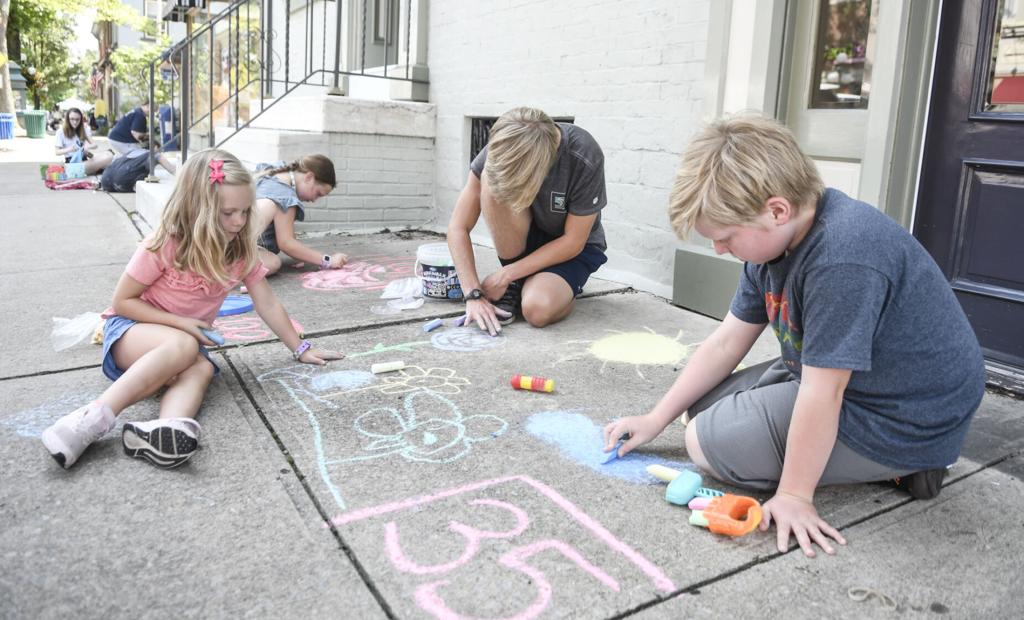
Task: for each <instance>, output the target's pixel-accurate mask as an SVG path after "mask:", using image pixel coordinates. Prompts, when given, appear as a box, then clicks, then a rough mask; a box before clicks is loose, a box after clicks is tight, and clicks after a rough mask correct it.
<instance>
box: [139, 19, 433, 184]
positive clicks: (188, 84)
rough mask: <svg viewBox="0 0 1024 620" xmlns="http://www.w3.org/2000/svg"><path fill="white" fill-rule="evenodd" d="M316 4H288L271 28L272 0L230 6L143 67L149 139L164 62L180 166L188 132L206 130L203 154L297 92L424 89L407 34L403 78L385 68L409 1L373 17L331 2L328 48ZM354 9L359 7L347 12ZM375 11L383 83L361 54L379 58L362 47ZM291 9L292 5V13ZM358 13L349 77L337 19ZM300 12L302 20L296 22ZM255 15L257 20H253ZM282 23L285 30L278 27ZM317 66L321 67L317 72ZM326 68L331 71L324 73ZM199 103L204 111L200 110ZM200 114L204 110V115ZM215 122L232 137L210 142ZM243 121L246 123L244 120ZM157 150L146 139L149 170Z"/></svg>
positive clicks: (395, 53) (396, 53) (394, 54)
mask: <svg viewBox="0 0 1024 620" xmlns="http://www.w3.org/2000/svg"><path fill="white" fill-rule="evenodd" d="M315 1H316V0H286V3H285V7H286V10H285V12H284V13H285V14H284V16H283V17H278V24H275V22H274V19H275V15H274V12H273V1H272V0H236V1H235V2H233V3H232V4H231V5H230V6H228V7H227V8H226V9H225V10H224V11H222V12H221V13H219V14H217V15H216V16H214V17H213V18H211V20H210V21H209V22H207V23H206V24H203V26H201V27H200V28H199V29H197V30H196V31H195V32H193V33H192V34H191V35H190V36H189V37H187V38H185V39H183V40H181V41H179V42H177V43H175V44H174V45H172V46H171V47H170V48H169V49H168V50H167V51H166V52H165V53H164V54H162V55H161V57H160V58H159V59H157V60H154V61H153V62H152V63H151V64H150V67H149V79H150V84H149V86H150V88H149V92H150V101H151V102H153V104H154V105H151V106H150V119H149V120H150V124H149V127H150V131H151V132H153V131H154V130H155V128H156V126H157V123H156V118H155V115H156V113H157V107H158V106H157V105H156V103H157V102H156V90H157V89H156V80H157V77H158V74H159V67H160V65H161V64H163V63H164V62H169V63H170V65H171V67H172V71H171V76H170V80H169V81H170V84H169V89H170V93H169V95H170V99H171V101H170V105H171V110H170V116H171V132H170V135H171V138H172V139H176V140H177V142H178V144H179V146H180V148H181V155H182V157H181V159H182V161H185V160H186V159H187V158H188V150H189V134H190V133H191V132H192V130H194V129H196V128H197V127H198V128H202V127H203V126H204V125H205V132H206V134H207V135H206V140H205V141H206V143H207V145H208V146H209V147H216V146H219V145H220V144H223V143H224V142H225V141H227V140H229V139H230V138H231V137H232V136H234V135H235V134H237V133H238V132H239V131H241V130H242V129H245V128H246V127H249V126H250V125H251V124H252V122H253V121H255V120H256V119H257V118H259V117H260V116H261V115H263V114H265V113H266V112H267V111H268V110H269V109H271V108H272V107H273V106H274V105H275V104H276V103H277V102H278V101H280V100H281V99H283V98H284V97H286V96H287V95H288V94H290V93H291V92H293V91H294V90H295V89H296V88H298V87H300V86H308V85H313V86H322V87H329V88H330V90H329V91H328V92H329V93H330V94H340V89H339V88H338V83H339V79H340V76H342V75H345V76H363V77H374V78H382V79H387V80H392V81H400V82H410V83H415V84H426V83H427V81H426V80H423V79H419V78H416V77H411V76H410V73H412V72H411V70H410V66H409V65H410V64H411V62H412V54H411V50H410V33H409V32H406V33H405V37H404V38H405V46H404V59H405V62H404V65H405V67H404V68H405V71H404V77H403V76H402V74H401V72H400V69H401V68H402V64H398V63H389V62H388V61H389V59H392V58H394V59H399V58H402V57H403V54H402V50H401V49H400V48H399V38H400V37H399V32H395V31H394V30H395V29H394V27H393V25H394V23H398V24H401V19H402V18H403V17H404V18H405V27H406V29H407V30H408V29H409V28H411V15H412V2H413V0H383V3H380V4H378V3H374V4H373V7H374V8H373V9H370V8H369V7H368V2H367V0H334V2H333V3H331V4H334V6H335V7H336V14H335V18H336V19H335V20H333V21H334V22H335V29H334V30H335V31H334V35H335V40H334V41H328V40H327V33H328V26H327V24H328V20H327V5H328V4H329V2H328V1H327V0H319V2H320V3H321V4H322V15H321V16H320V21H321V23H319V24H318V23H316V22H317V19H316V18H317V15H316V13H320V11H319V8H318V7H314V2H315ZM352 2H360V3H361V4H360V5H351V3H352ZM299 3H304V5H305V6H301V4H299ZM381 4H383V5H384V7H383V9H384V10H382V12H383V13H385V14H384V15H382V16H381V17H382V18H384V19H385V20H386V22H385V25H384V30H385V32H384V37H383V60H382V65H383V75H377V74H375V73H373V72H367V67H366V61H367V59H366V51H367V49H368V46H371V45H376V46H377V47H378V52H379V47H380V45H379V44H377V39H376V38H375V40H373V41H371V42H370V43H369V44H368V42H367V38H366V34H367V33H366V20H367V17H368V15H369V14H370V13H369V12H370V10H377V9H376V7H379V6H381ZM293 5H295V6H294V9H293ZM360 6H361V13H362V24H361V26H362V28H361V36H360V35H359V34H356V36H357V37H359V38H360V41H359V46H358V51H357V55H358V62H357V61H356V59H355V58H349V61H348V63H347V64H348V66H349V67H352V70H349V69H348V67H344V68H343V66H342V63H341V51H342V49H343V47H342V43H343V41H345V40H346V33H345V31H344V30H343V28H342V22H343V19H342V11H343V10H345V8H346V7H348V8H351V9H357V8H358V7H360ZM393 10H397V11H398V14H397V16H393V15H392V11H393ZM303 11H304V14H302V15H300V13H301V12H303ZM253 13H255V17H254V16H253ZM403 13H404V15H403ZM243 14H244V17H243ZM293 14H294V15H296V16H297V17H296V19H295V20H294V21H295V23H294V24H293V23H292V21H293V20H292V19H289V17H290V16H291V15H293ZM282 19H283V21H284V24H283V25H280V21H281V20H282ZM299 20H301V27H299ZM243 21H244V26H243V23H242V22H243ZM377 21H378V22H379V21H380V20H377ZM276 25H280V28H278V27H275V26H276ZM317 28H320V29H322V30H321V32H322V40H321V41H316V38H317V37H316V35H317V34H320V33H318V32H316V30H317ZM399 28H400V26H399ZM281 29H283V32H284V40H283V41H280V40H279V39H278V36H277V32H278V31H279V30H281ZM225 30H226V33H225ZM372 34H373V36H374V37H376V35H377V34H378V31H377V28H376V27H375V28H374V32H373V33H372ZM293 38H295V39H300V40H299V41H298V42H297V43H296V42H293ZM317 44H319V45H321V46H322V47H323V49H322V50H320V51H321V53H320V54H317V53H316V52H317V51H318V50H316V49H315V47H316V45H317ZM294 45H298V46H301V49H295V50H294V56H295V62H294V64H293V62H290V61H289V60H290V59H291V58H292V54H293V46H294ZM328 45H330V46H331V47H332V48H334V49H333V51H334V54H335V56H334V58H331V59H330V63H329V62H328V50H327V48H328ZM204 46H207V47H208V49H206V50H205V52H206V54H207V58H202V54H203V52H204V50H203V48H204ZM215 50H216V51H217V55H218V58H219V59H220V60H219V62H218V63H217V64H216V65H215V63H214V55H215V54H214V51H215ZM281 51H283V52H284V56H283V58H282V56H281V54H280V53H279V52H281ZM318 57H319V58H318ZM199 60H205V61H207V62H204V63H201V64H203V65H205V66H199V63H198V62H197V61H199ZM318 60H319V64H320V66H316V65H317V61H318ZM225 61H226V62H225ZM278 61H279V62H281V63H282V64H283V67H282V66H280V65H277V64H276V62H278ZM328 64H331V65H333V66H328ZM389 65H390V68H392V69H399V71H395V70H392V71H391V72H389V71H388V69H389ZM179 68H180V71H179ZM218 69H219V71H218ZM296 69H299V70H301V75H303V77H301V78H300V79H297V80H296V79H294V77H293V71H294V70H296ZM242 70H244V71H245V73H246V76H245V78H243V77H242ZM218 73H219V74H220V75H219V77H218ZM281 74H283V79H281V77H282V76H281ZM218 80H219V82H220V86H222V87H223V86H226V87H227V95H226V96H225V97H224V98H223V99H219V96H218V100H217V101H215V82H217V81H218ZM203 84H205V85H206V88H205V90H206V91H207V92H205V93H204V92H202V91H203V87H202V85H203ZM176 87H177V88H176ZM257 92H258V93H259V105H260V109H259V111H258V112H256V113H252V112H251V110H249V109H246V110H244V111H243V109H242V103H243V102H242V99H243V94H251V95H252V101H253V103H255V94H256V93H257ZM197 94H198V95H200V96H203V95H205V97H203V99H204V100H203V101H202V102H200V101H199V99H198V97H197V96H196V95H197ZM176 95H177V97H176ZM268 95H269V98H270V99H271V100H270V101H269V103H268V102H267V99H268ZM178 100H180V103H179V101H178ZM203 103H205V104H206V105H202V104H203ZM226 106H227V107H226ZM204 107H205V108H206V109H205V110H203V109H202V108H204ZM176 113H180V122H177V123H176V122H175V121H176V116H177V114H176ZM217 116H221V117H222V118H223V117H227V118H230V119H232V120H231V121H229V124H227V125H226V126H227V127H228V128H230V129H231V131H230V132H229V133H227V135H225V136H224V137H223V138H221V139H220V140H218V139H217V138H216V135H215V134H216V129H218V127H217V126H216V125H215V123H216V122H217ZM243 117H245V118H244V120H243ZM158 135H159V134H158ZM151 137H152V134H151ZM156 143H157V141H156V140H152V139H151V141H150V169H152V167H153V165H154V163H155V158H156Z"/></svg>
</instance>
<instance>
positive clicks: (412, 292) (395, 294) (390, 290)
mask: <svg viewBox="0 0 1024 620" xmlns="http://www.w3.org/2000/svg"><path fill="white" fill-rule="evenodd" d="M413 297H423V282H422V281H421V280H420V278H419V277H417V276H413V277H411V278H399V279H397V280H392V281H390V282H388V285H387V286H386V287H384V292H383V293H381V294H380V298H381V299H411V298H413Z"/></svg>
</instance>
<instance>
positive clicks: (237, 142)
mask: <svg viewBox="0 0 1024 620" xmlns="http://www.w3.org/2000/svg"><path fill="white" fill-rule="evenodd" d="M232 132H234V127H218V128H216V130H215V134H214V135H215V136H216V138H217V141H218V142H219V141H220V140H223V139H224V138H225V137H228V136H230V137H228V138H227V140H226V141H225V142H224V143H223V144H221V147H220V148H222V149H225V150H226V151H229V152H231V153H233V154H234V155H235V156H236V157H238V158H239V159H240V160H242V163H244V164H245V165H246V166H247V167H249V169H250V170H251V169H254V168H255V167H256V165H257V164H259V163H261V162H273V161H279V160H284V161H291V160H293V159H295V158H297V157H299V156H300V155H306V154H308V153H328V152H330V150H331V148H330V136H329V135H328V134H325V133H311V132H308V131H290V130H286V129H263V128H259V127H247V128H246V129H243V130H241V131H239V132H238V133H236V134H234V135H231V134H232Z"/></svg>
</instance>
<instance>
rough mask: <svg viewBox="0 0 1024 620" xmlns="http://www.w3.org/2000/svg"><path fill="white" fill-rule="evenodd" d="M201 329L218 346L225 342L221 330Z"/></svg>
mask: <svg viewBox="0 0 1024 620" xmlns="http://www.w3.org/2000/svg"><path fill="white" fill-rule="evenodd" d="M201 331H202V332H203V335H204V336H206V337H207V338H209V339H210V340H212V341H213V344H215V345H218V346H220V345H222V344H224V336H221V335H220V332H219V331H217V330H215V329H204V330H201Z"/></svg>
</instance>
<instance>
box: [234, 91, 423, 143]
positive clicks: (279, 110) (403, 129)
mask: <svg viewBox="0 0 1024 620" xmlns="http://www.w3.org/2000/svg"><path fill="white" fill-rule="evenodd" d="M250 127H254V128H263V129H283V130H288V131H306V132H315V133H362V134H384V135H391V136H407V137H415V138H433V137H434V136H435V134H436V130H437V122H436V107H435V106H434V104H431V103H414V102H407V101H376V100H370V99H353V98H351V97H332V96H330V95H327V94H316V95H300V94H298V93H292V94H291V95H288V96H287V97H285V98H283V99H281V100H280V101H278V102H277V103H275V104H274V105H273V106H272V107H268V108H267V109H266V110H265V111H264V112H263V113H262V114H261V115H260V116H258V117H257V118H256V119H255V120H254V121H253V122H252V124H251V125H250Z"/></svg>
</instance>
